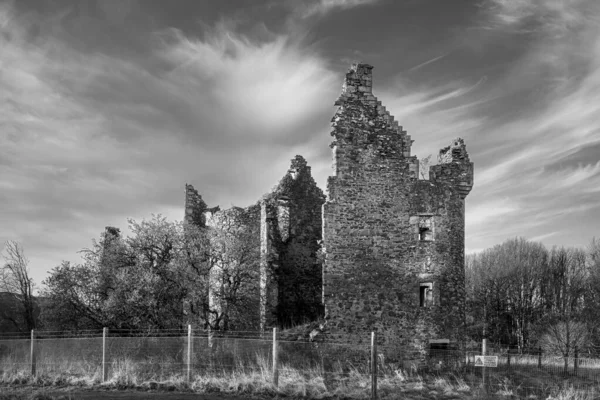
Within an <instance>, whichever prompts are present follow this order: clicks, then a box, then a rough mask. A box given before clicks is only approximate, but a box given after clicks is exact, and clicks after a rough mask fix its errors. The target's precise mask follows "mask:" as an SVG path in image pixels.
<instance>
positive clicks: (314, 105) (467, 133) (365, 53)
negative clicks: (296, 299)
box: [0, 0, 600, 283]
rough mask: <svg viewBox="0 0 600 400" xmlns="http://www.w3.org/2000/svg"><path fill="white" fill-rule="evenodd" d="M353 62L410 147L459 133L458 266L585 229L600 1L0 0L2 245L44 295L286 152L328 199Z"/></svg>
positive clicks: (586, 232)
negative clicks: (462, 233)
mask: <svg viewBox="0 0 600 400" xmlns="http://www.w3.org/2000/svg"><path fill="white" fill-rule="evenodd" d="M353 62H365V63H368V64H370V65H373V66H374V69H373V82H374V83H373V86H374V88H373V92H374V94H375V95H376V96H377V97H378V98H379V99H380V100H381V101H382V102H383V104H384V105H385V106H386V107H387V109H388V110H389V111H390V112H391V113H392V115H394V116H395V118H396V120H398V121H399V122H400V125H402V126H403V127H404V129H405V130H407V131H408V134H409V135H411V136H412V138H413V139H414V140H415V142H414V144H413V154H416V155H417V156H419V157H426V156H428V155H430V154H432V155H433V157H432V159H433V160H435V158H436V156H437V152H438V151H439V149H440V148H442V147H445V146H446V145H448V144H449V143H450V142H451V141H452V139H454V138H456V137H461V138H463V139H464V140H465V142H466V145H467V151H468V152H469V155H470V158H471V161H473V162H474V164H475V179H474V181H475V184H474V187H473V190H472V191H471V193H470V194H469V196H468V197H467V199H466V252H467V253H470V252H476V251H480V250H482V249H485V248H488V247H491V246H494V245H496V244H499V243H501V242H502V241H504V240H506V239H509V238H513V237H515V236H522V237H525V238H528V239H530V240H534V241H540V242H542V243H544V244H545V245H546V246H549V247H550V246H553V245H565V246H586V245H587V244H588V243H589V241H590V240H591V238H592V237H594V236H599V235H600V230H598V225H599V224H598V223H599V222H600V202H599V201H597V199H598V198H600V1H597V0H453V1H448V0H404V1H394V0H310V1H298V0H221V1H208V0H206V1H204V0H173V1H164V0H143V1H142V0H101V1H100V0H98V1H92V0H18V1H8V0H0V243H4V242H5V241H6V240H16V241H18V242H20V243H21V244H22V245H23V247H24V249H25V254H26V256H27V257H28V258H29V260H30V264H29V268H30V271H31V275H32V276H33V278H34V279H35V281H36V282H37V283H40V282H41V281H42V280H43V279H45V278H46V277H47V273H48V271H49V270H50V269H52V268H54V267H56V266H57V265H59V264H60V263H61V261H62V260H69V261H71V262H79V261H81V258H80V254H79V253H78V251H79V250H81V249H83V248H85V247H90V246H91V243H92V239H94V238H95V239H98V238H99V237H100V234H101V233H102V232H103V231H104V228H105V227H106V226H116V227H119V228H121V230H122V232H124V233H125V234H127V233H128V229H127V225H128V224H127V218H133V219H135V220H137V221H141V220H142V219H148V218H151V215H152V214H162V215H163V216H165V217H167V218H168V219H169V220H172V221H176V220H182V219H183V206H184V187H185V183H190V184H193V185H194V186H195V188H196V189H197V190H198V191H199V192H200V193H201V194H202V196H203V198H204V200H205V201H206V202H207V203H208V205H209V206H215V205H219V206H220V207H221V208H228V207H231V206H233V205H235V206H242V207H243V206H248V205H250V204H252V203H254V202H255V201H257V200H258V199H259V198H260V197H261V196H262V195H263V194H265V193H267V192H269V191H270V189H271V188H272V187H273V186H274V185H276V184H277V182H278V180H279V179H281V178H282V177H283V175H284V174H285V172H286V171H287V169H288V167H289V163H290V160H291V159H292V158H293V157H294V156H295V155H296V154H301V155H303V156H304V157H305V158H306V159H307V161H308V163H309V165H310V166H311V167H312V172H313V176H314V177H315V179H316V181H317V183H318V185H319V186H320V187H321V188H322V189H323V190H325V187H326V186H325V182H326V180H327V176H328V175H330V173H331V156H332V155H331V149H330V148H329V144H330V143H331V141H332V138H331V136H330V131H331V126H330V120H331V117H332V116H333V114H334V112H335V106H334V101H335V100H336V98H337V96H338V95H339V93H340V91H341V85H342V82H343V78H344V74H345V72H346V71H347V69H348V68H349V66H350V64H351V63H353Z"/></svg>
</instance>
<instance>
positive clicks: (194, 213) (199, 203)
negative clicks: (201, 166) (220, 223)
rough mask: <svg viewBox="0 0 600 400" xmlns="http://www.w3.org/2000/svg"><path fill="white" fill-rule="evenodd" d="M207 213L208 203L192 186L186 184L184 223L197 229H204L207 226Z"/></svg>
mask: <svg viewBox="0 0 600 400" xmlns="http://www.w3.org/2000/svg"><path fill="white" fill-rule="evenodd" d="M205 212H206V203H205V202H204V200H202V196H201V195H200V194H199V193H198V191H197V190H196V189H194V187H193V186H192V185H188V184H187V183H186V184H185V206H184V217H183V222H184V223H185V224H193V225H195V226H197V227H203V226H204V225H205V224H206V218H205V216H204V213H205Z"/></svg>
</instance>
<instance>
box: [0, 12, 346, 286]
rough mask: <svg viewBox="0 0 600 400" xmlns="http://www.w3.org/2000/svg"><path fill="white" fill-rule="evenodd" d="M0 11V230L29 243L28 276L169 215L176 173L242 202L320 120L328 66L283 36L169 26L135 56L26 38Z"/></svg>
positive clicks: (179, 180)
mask: <svg viewBox="0 0 600 400" xmlns="http://www.w3.org/2000/svg"><path fill="white" fill-rule="evenodd" d="M0 21H2V22H1V23H0V48H2V52H1V54H0V65H1V72H0V86H1V87H2V88H3V91H2V93H1V94H0V96H1V99H0V116H1V119H0V126H1V128H0V138H1V141H2V143H3V145H2V146H1V147H0V187H1V188H2V191H1V193H0V198H1V199H2V203H3V204H10V205H11V208H10V209H8V208H6V207H4V208H3V209H2V210H1V211H0V214H1V215H0V217H1V218H0V219H1V220H2V221H3V226H4V227H5V229H3V230H2V231H0V236H1V237H0V239H1V241H4V240H7V239H14V240H19V241H21V242H23V244H24V246H25V248H26V249H27V248H32V249H35V251H36V254H35V255H31V256H30V258H31V260H32V264H33V265H32V267H33V269H34V272H36V276H40V274H42V273H43V271H45V270H47V269H49V268H50V267H53V266H55V265H57V264H58V263H59V262H60V260H61V259H63V258H67V259H69V258H70V259H73V258H76V255H75V252H76V251H77V250H79V249H81V248H83V247H85V246H87V245H89V240H90V238H92V237H97V235H98V234H99V232H100V231H102V230H103V228H104V226H106V225H116V226H119V227H121V228H122V229H123V230H124V231H126V226H125V225H126V217H128V216H132V217H135V218H141V217H146V216H148V215H149V214H150V213H152V212H154V213H157V212H163V213H164V212H165V210H166V212H168V213H172V214H173V215H168V216H169V217H171V218H177V219H181V217H182V215H177V214H178V213H180V212H181V207H182V199H183V197H182V191H183V185H184V183H185V182H189V183H193V184H195V186H196V187H197V188H198V189H199V190H200V192H201V193H202V194H203V195H204V197H205V198H206V199H207V201H209V202H211V203H216V204H221V205H222V206H225V207H227V206H229V205H230V202H231V201H230V200H229V199H230V198H235V199H237V200H236V202H237V203H238V204H237V205H247V204H248V203H250V202H252V201H255V200H256V199H258V198H259V197H260V195H261V194H263V193H264V192H265V191H267V190H268V189H269V187H270V185H273V184H275V183H276V182H277V180H278V179H279V178H280V177H281V175H282V174H283V172H284V171H285V170H286V169H287V167H288V164H289V160H290V159H291V158H293V156H294V155H295V154H297V153H298V152H299V150H301V149H303V148H305V147H306V145H307V143H311V142H312V141H313V140H314V139H315V137H316V136H317V135H319V134H323V128H327V125H328V123H327V121H328V118H327V117H328V114H329V111H330V109H331V107H330V102H331V101H330V99H331V98H333V97H334V93H335V90H336V87H337V85H336V84H335V83H334V82H336V81H335V79H334V74H333V73H332V72H331V71H330V70H329V69H328V68H327V66H326V63H325V62H324V60H323V59H322V57H321V56H320V55H319V54H317V53H315V52H314V51H311V50H310V49H305V48H302V47H301V46H300V45H299V43H298V41H295V40H294V38H291V37H288V36H286V35H276V34H273V35H271V37H270V38H269V39H268V40H263V41H257V40H253V39H252V38H250V37H247V36H244V35H242V34H239V33H237V32H236V31H235V30H233V29H231V27H230V26H227V25H226V24H221V25H217V26H216V27H215V28H214V29H212V30H208V31H207V32H206V34H205V35H204V37H203V38H202V39H200V38H196V37H190V36H188V35H186V34H184V33H182V32H181V31H178V30H170V31H166V32H163V33H161V34H160V35H158V36H157V37H155V38H152V41H151V42H149V43H148V47H149V49H150V51H149V53H147V54H144V55H143V57H141V58H139V59H137V58H135V57H127V58H125V56H123V57H120V56H115V55H109V54H108V53H101V52H95V53H90V54H83V53H81V52H80V51H79V50H76V49H75V48H74V47H73V46H71V45H70V43H69V41H68V38H67V40H65V36H64V33H63V35H62V36H61V37H60V38H58V37H55V36H52V35H48V36H47V37H45V38H44V40H43V41H32V40H31V39H30V37H29V36H28V28H29V27H28V26H27V24H24V23H23V20H21V19H19V16H18V15H16V14H15V11H14V9H12V8H8V7H6V6H4V7H2V8H1V9H0ZM37 22H38V21H36V20H35V18H30V19H29V23H31V24H35V23H37ZM55 23H57V24H61V21H60V20H59V21H55ZM148 61H150V62H148ZM321 120H322V121H323V123H322V124H321V123H319V122H315V121H321ZM323 138H324V141H325V143H324V144H325V145H324V146H323V147H326V142H327V140H328V138H327V137H326V135H323ZM308 161H309V162H311V160H310V158H309V160H308ZM251 170H256V171H260V173H259V172H257V173H254V174H246V173H240V171H244V172H245V171H251ZM216 171H219V172H216ZM6 227H10V229H6ZM65 246H68V247H69V248H70V249H71V251H70V253H67V252H65V250H64V249H65ZM42 260H44V261H42Z"/></svg>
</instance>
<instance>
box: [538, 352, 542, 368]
mask: <svg viewBox="0 0 600 400" xmlns="http://www.w3.org/2000/svg"><path fill="white" fill-rule="evenodd" d="M538 368H539V369H541V368H542V346H540V347H538Z"/></svg>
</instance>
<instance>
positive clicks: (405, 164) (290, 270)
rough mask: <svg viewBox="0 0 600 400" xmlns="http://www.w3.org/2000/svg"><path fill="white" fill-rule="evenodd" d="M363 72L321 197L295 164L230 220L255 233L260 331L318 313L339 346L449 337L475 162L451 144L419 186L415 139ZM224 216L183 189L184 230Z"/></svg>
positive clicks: (455, 320)
mask: <svg viewBox="0 0 600 400" xmlns="http://www.w3.org/2000/svg"><path fill="white" fill-rule="evenodd" d="M372 68H373V67H372V66H370V65H367V64H354V65H352V66H351V68H350V70H349V71H348V73H347V74H346V76H345V81H344V84H343V87H342V93H341V95H340V97H339V98H338V100H337V101H336V102H335V104H336V105H337V106H338V110H337V112H336V113H335V115H334V117H333V119H332V127H333V131H332V132H331V135H332V136H333V143H332V144H331V148H332V149H333V175H332V176H330V177H329V178H328V181H327V198H325V196H324V195H323V192H322V191H321V190H320V189H319V188H318V187H317V185H316V183H315V181H314V180H313V178H312V176H311V173H310V167H309V166H307V165H306V161H305V160H304V159H303V158H302V157H300V156H296V158H294V159H293V160H292V163H291V166H290V169H289V170H288V172H287V173H286V174H285V176H284V178H283V179H282V180H281V181H280V183H279V185H278V186H277V187H276V188H275V190H274V191H273V192H271V193H269V194H268V195H265V196H264V197H263V198H262V199H261V200H260V201H259V202H258V203H256V204H255V205H253V206H250V207H248V208H246V209H241V208H240V209H237V211H235V213H234V214H236V215H238V216H239V215H245V217H244V218H243V221H244V222H243V223H245V224H249V225H251V226H252V227H253V229H254V230H255V231H256V232H257V233H258V232H259V234H257V235H255V237H256V246H257V248H259V249H260V251H258V252H257V255H256V257H257V258H258V260H257V262H258V264H259V265H260V274H259V279H258V282H256V285H257V286H258V287H259V288H260V294H259V295H258V296H257V298H256V307H257V310H258V313H259V314H260V325H261V328H262V329H264V328H266V327H270V326H276V325H279V326H290V325H293V324H297V323H302V322H306V321H309V320H315V319H317V318H320V317H321V316H324V319H325V321H326V323H325V325H326V335H327V337H329V338H331V339H332V340H336V341H338V340H343V341H351V342H357V343H359V342H361V341H364V340H366V339H367V338H368V337H369V335H368V334H369V332H371V331H377V332H379V337H380V340H381V341H382V342H384V343H396V344H402V345H405V344H415V345H417V346H422V344H423V343H427V341H431V340H440V341H458V340H461V339H462V338H463V336H464V324H465V321H464V318H465V309H464V307H465V304H464V303H465V282H464V279H465V274H464V243H465V197H466V196H467V195H468V193H469V192H470V190H471V188H472V186H473V163H471V162H470V160H469V156H468V154H467V152H466V147H465V144H464V142H463V140H462V139H455V140H453V141H452V142H451V143H450V145H449V146H448V147H446V148H444V149H442V150H440V152H439V157H438V164H437V165H434V166H432V167H431V168H430V171H429V180H420V179H419V178H418V177H419V161H418V159H417V157H416V156H414V155H411V146H412V143H413V140H412V139H411V137H410V136H409V135H407V133H406V131H404V130H403V129H402V127H401V126H399V124H398V122H397V121H395V120H394V117H392V116H391V115H390V113H389V112H388V111H386V109H385V107H383V106H382V105H381V102H380V101H378V100H377V98H376V97H375V96H374V95H373V93H372ZM228 213H229V214H228ZM231 213H232V211H230V210H224V211H221V210H212V211H209V210H207V207H206V204H205V203H204V201H202V198H201V197H200V195H199V194H198V193H197V192H196V191H195V190H194V188H193V187H192V186H191V185H186V207H185V221H186V223H193V224H197V225H201V226H207V227H210V226H211V225H213V226H214V224H215V222H214V221H216V220H222V219H223V218H225V219H228V220H230V219H231ZM236 218H237V220H240V219H239V218H238V217H236ZM240 221H241V220H240ZM319 253H322V254H324V259H322V258H321V257H319Z"/></svg>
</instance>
